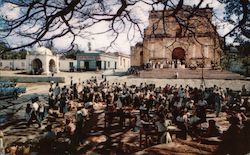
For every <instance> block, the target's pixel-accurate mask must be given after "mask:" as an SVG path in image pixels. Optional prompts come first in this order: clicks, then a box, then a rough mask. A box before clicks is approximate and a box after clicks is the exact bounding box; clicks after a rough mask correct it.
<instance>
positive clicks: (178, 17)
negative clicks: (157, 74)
mask: <svg viewBox="0 0 250 155" xmlns="http://www.w3.org/2000/svg"><path fill="white" fill-rule="evenodd" d="M191 10H193V9H192V8H191V7H189V6H185V7H184V8H183V9H181V10H179V11H178V13H176V14H175V15H173V11H174V10H165V11H151V12H150V13H149V25H148V27H147V28H146V29H145V30H144V38H143V42H139V43H137V44H136V45H135V46H133V47H131V66H144V67H145V66H150V67H152V68H189V67H192V66H197V67H205V68H211V67H212V66H214V65H219V64H220V58H221V55H222V48H221V39H220V37H219V35H218V33H217V32H216V28H215V26H214V25H212V8H209V7H206V8H200V9H198V10H196V13H195V14H191V13H190V12H191Z"/></svg>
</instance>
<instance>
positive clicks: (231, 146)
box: [215, 116, 244, 155]
mask: <svg viewBox="0 0 250 155" xmlns="http://www.w3.org/2000/svg"><path fill="white" fill-rule="evenodd" d="M229 122H230V124H231V125H230V126H229V128H228V130H227V131H226V132H225V133H224V134H223V135H222V142H221V143H220V145H219V148H218V150H217V151H216V153H215V154H230V155H242V154H244V153H243V152H244V145H242V144H243V137H242V134H241V128H240V126H239V119H238V118H237V117H235V116H232V117H231V118H230V120H229Z"/></svg>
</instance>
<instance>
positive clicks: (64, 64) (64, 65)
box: [59, 59, 77, 71]
mask: <svg viewBox="0 0 250 155" xmlns="http://www.w3.org/2000/svg"><path fill="white" fill-rule="evenodd" d="M70 62H73V65H74V67H75V68H77V60H72V59H64V60H62V59H60V60H59V70H60V71H69V69H70V66H69V63H70Z"/></svg>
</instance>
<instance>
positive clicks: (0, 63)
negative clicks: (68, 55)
mask: <svg viewBox="0 0 250 155" xmlns="http://www.w3.org/2000/svg"><path fill="white" fill-rule="evenodd" d="M0 69H15V70H16V69H20V70H27V71H28V72H29V73H31V74H45V75H49V74H50V73H57V72H59V56H58V55H54V54H53V53H52V52H51V50H49V49H48V48H45V47H38V48H37V49H36V50H35V51H34V52H32V53H27V55H26V59H13V60H0Z"/></svg>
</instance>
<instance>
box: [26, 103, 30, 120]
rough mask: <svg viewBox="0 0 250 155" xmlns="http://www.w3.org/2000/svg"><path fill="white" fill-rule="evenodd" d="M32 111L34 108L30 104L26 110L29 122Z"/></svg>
mask: <svg viewBox="0 0 250 155" xmlns="http://www.w3.org/2000/svg"><path fill="white" fill-rule="evenodd" d="M31 111H32V107H31V105H30V103H28V104H27V106H26V109H25V118H26V120H27V121H28V120H29V119H30V117H31Z"/></svg>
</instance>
